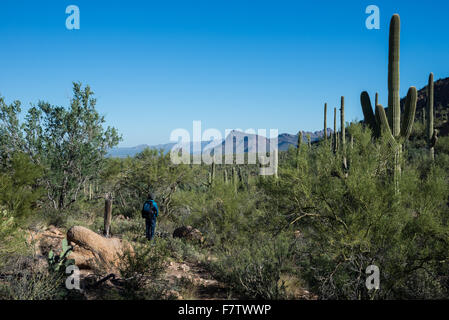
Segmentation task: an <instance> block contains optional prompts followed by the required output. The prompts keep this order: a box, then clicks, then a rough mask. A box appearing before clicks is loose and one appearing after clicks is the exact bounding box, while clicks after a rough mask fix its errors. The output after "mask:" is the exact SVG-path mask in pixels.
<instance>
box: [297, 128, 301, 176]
mask: <svg viewBox="0 0 449 320" xmlns="http://www.w3.org/2000/svg"><path fill="white" fill-rule="evenodd" d="M301 145H302V131H299V132H298V145H297V147H296V168H297V169H299V154H300V152H301Z"/></svg>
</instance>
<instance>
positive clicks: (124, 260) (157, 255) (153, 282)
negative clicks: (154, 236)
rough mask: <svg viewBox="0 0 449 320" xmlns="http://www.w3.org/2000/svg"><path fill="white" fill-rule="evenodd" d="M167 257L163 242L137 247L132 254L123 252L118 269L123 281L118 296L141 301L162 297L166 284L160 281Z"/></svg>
mask: <svg viewBox="0 0 449 320" xmlns="http://www.w3.org/2000/svg"><path fill="white" fill-rule="evenodd" d="M167 257H168V250H167V247H166V243H165V242H164V241H158V242H157V244H156V245H148V244H147V245H138V246H136V247H135V250H134V252H129V251H127V252H125V253H124V254H123V255H122V257H121V264H120V267H119V272H120V277H121V279H122V280H123V281H122V284H121V289H120V290H119V295H120V298H121V299H126V300H142V299H161V298H163V297H164V294H165V289H166V283H165V281H164V280H163V279H162V275H163V273H164V271H165V267H166V263H167Z"/></svg>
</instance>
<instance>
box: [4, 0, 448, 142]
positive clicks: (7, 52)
mask: <svg viewBox="0 0 449 320" xmlns="http://www.w3.org/2000/svg"><path fill="white" fill-rule="evenodd" d="M71 4H74V5H77V6H78V7H79V8H80V13H81V29H80V30H67V29H66V27H65V20H66V17H67V14H66V13H65V8H66V7H67V6H68V5H71ZM370 4H375V5H377V6H378V7H379V8H380V16H381V19H380V26H381V29H380V30H368V29H366V28H365V19H366V17H367V14H365V8H366V7H367V6H368V5H370ZM394 13H399V14H400V15H401V27H402V32H401V94H402V95H403V96H404V95H405V94H406V91H407V89H408V87H409V86H411V85H415V86H416V87H418V88H421V87H423V86H424V85H425V84H426V82H427V76H428V74H429V72H431V71H432V72H434V73H435V77H436V79H438V78H444V77H448V76H449V63H448V61H449V41H448V40H449V33H448V32H447V30H448V29H449V19H448V16H447V15H449V2H448V1H432V0H429V1H419V2H417V1H416V2H415V1H383V0H382V1H380V0H374V1H319V0H317V1H307V2H306V3H302V2H300V1H283V0H277V1H260V0H258V1H254V0H252V1H249V0H204V1H197V0H184V1H173V0H168V1H167V0H164V1H135V0H127V1H92V0H89V1H84V0H71V1H63V0H57V1H23V0H14V1H12V0H2V1H1V2H0V39H1V44H2V50H0V93H1V95H3V96H4V97H5V98H6V100H7V101H12V100H16V99H18V100H21V101H22V103H23V104H24V106H25V107H28V106H29V105H30V103H37V101H39V100H46V101H49V102H50V103H52V104H55V105H64V106H67V105H68V103H69V99H70V97H71V88H72V84H71V83H72V81H81V82H82V83H84V84H89V85H90V86H91V87H92V89H93V90H94V92H95V93H96V97H97V99H98V104H97V107H98V109H99V111H100V112H101V113H102V114H104V115H105V116H106V120H107V123H108V124H109V125H112V126H115V127H116V128H117V129H118V130H119V131H120V133H121V134H122V135H123V138H124V140H123V142H122V143H121V146H134V145H137V144H143V143H147V144H151V145H153V144H158V143H165V142H168V140H169V137H170V132H171V131H172V130H174V129H176V128H185V129H188V130H189V131H192V121H193V120H201V121H202V124H203V129H206V128H217V129H219V130H220V131H221V132H223V133H224V130H225V129H226V128H241V129H248V128H255V129H258V128H262V129H267V130H268V129H270V128H278V129H279V132H280V133H283V132H288V133H295V132H297V131H298V130H299V129H301V130H321V129H322V126H323V104H324V102H328V104H329V108H330V109H331V108H333V107H337V106H338V105H339V101H340V96H341V95H344V96H345V98H346V112H347V115H346V118H347V119H348V120H353V119H361V118H362V112H361V108H360V102H359V97H360V92H361V91H363V90H367V91H368V92H369V93H370V94H372V95H374V93H375V92H376V91H378V92H379V94H380V102H381V103H383V104H385V103H386V100H387V57H388V22H389V19H390V17H391V15H392V14H394ZM332 118H333V116H332V114H331V113H329V114H328V123H329V124H330V123H331V122H332Z"/></svg>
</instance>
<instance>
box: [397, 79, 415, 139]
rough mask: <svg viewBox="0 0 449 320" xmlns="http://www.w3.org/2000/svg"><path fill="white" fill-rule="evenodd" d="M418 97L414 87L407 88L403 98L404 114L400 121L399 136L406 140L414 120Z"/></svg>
mask: <svg viewBox="0 0 449 320" xmlns="http://www.w3.org/2000/svg"><path fill="white" fill-rule="evenodd" d="M417 99H418V92H417V91H416V88H415V87H410V89H408V93H407V98H406V100H405V108H404V116H403V117H402V123H401V138H402V139H404V140H408V138H409V137H410V134H411V133H412V129H413V122H414V121H415V112H416V101H417Z"/></svg>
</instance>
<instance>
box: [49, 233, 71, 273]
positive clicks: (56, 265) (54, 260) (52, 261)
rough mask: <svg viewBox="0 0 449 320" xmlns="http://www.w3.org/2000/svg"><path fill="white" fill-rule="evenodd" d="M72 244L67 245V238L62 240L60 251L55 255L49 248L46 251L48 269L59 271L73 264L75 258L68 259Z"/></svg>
mask: <svg viewBox="0 0 449 320" xmlns="http://www.w3.org/2000/svg"><path fill="white" fill-rule="evenodd" d="M72 250H73V248H72V246H69V245H68V243H67V239H64V240H62V251H61V253H60V254H59V255H55V254H54V252H53V250H50V252H49V253H48V260H47V261H48V267H49V269H50V271H53V272H59V271H65V269H66V268H67V267H68V266H70V265H74V264H75V260H73V259H68V258H67V256H68V255H69V253H70V251H72Z"/></svg>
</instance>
